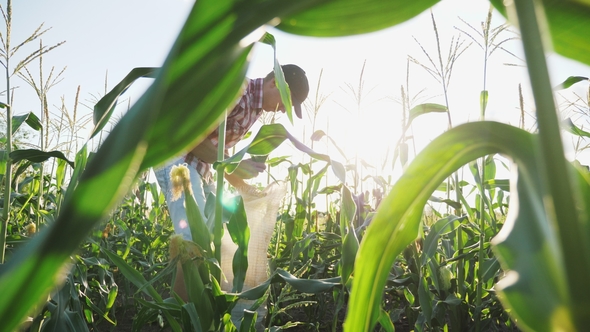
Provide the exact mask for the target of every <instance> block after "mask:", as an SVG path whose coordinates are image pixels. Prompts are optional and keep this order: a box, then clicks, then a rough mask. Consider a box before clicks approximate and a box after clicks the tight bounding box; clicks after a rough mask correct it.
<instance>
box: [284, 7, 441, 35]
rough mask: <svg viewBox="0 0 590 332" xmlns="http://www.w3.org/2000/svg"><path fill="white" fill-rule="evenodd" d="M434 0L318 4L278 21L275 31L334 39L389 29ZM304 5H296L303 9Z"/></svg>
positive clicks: (422, 9) (423, 8)
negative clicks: (277, 29)
mask: <svg viewBox="0 0 590 332" xmlns="http://www.w3.org/2000/svg"><path fill="white" fill-rule="evenodd" d="M437 2H438V1H436V0H417V1H411V2H408V1H400V0H394V1H381V0H340V1H318V2H317V3H320V4H322V3H323V4H322V5H319V6H316V7H315V8H311V9H308V10H305V11H301V12H300V13H298V14H295V15H292V16H287V17H285V18H283V19H282V20H281V23H280V24H279V25H278V26H277V28H279V29H281V30H283V31H286V32H289V33H294V34H298V35H306V36H317V37H337V36H348V35H354V34H361V33H367V32H372V31H377V30H381V29H385V28H388V27H391V26H393V25H396V24H399V23H402V22H404V21H407V20H409V19H411V18H412V17H414V16H416V15H418V14H420V13H421V12H423V11H424V10H426V9H428V8H430V7H431V6H433V5H435V4H436V3H437ZM305 5H306V3H305V2H302V3H301V4H300V6H301V7H303V8H305V7H304V6H305Z"/></svg>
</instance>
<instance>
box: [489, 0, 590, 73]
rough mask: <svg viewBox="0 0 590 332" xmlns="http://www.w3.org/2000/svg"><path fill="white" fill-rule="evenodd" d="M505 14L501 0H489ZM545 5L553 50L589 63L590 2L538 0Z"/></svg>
mask: <svg viewBox="0 0 590 332" xmlns="http://www.w3.org/2000/svg"><path fill="white" fill-rule="evenodd" d="M490 2H491V3H492V4H493V5H494V7H495V8H496V9H498V10H499V11H500V12H501V13H502V14H503V15H504V16H506V12H507V10H506V7H505V6H504V3H505V2H503V1H502V0H490ZM540 2H541V3H542V4H543V6H544V7H545V8H544V10H543V12H544V13H545V15H546V16H547V23H548V28H549V32H550V33H551V36H550V37H551V44H552V45H553V49H554V50H555V52H557V53H559V54H561V55H563V56H566V57H568V58H570V59H574V60H578V61H581V62H583V63H585V64H587V65H590V43H589V42H588V31H590V19H589V18H590V3H589V2H587V1H586V2H582V1H553V0H543V1H540ZM529 65H530V64H529Z"/></svg>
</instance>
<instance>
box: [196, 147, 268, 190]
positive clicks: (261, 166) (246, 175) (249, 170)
mask: <svg viewBox="0 0 590 332" xmlns="http://www.w3.org/2000/svg"><path fill="white" fill-rule="evenodd" d="M190 153H191V154H192V155H193V156H195V157H197V158H198V159H199V160H202V161H204V162H206V163H208V164H213V163H214V162H216V161H217V147H216V146H215V145H213V143H211V141H210V140H208V139H205V140H203V142H201V143H200V144H199V145H197V146H196V147H194V148H193V149H192V150H191V152H190ZM226 157H227V156H226ZM265 169H266V164H265V163H260V162H255V161H253V160H252V159H244V160H242V161H241V162H240V164H239V165H238V167H237V168H236V169H235V171H234V172H233V173H232V174H235V176H237V177H239V178H241V179H251V178H253V177H256V176H258V174H260V172H263V171H264V170H265ZM232 185H233V184H232Z"/></svg>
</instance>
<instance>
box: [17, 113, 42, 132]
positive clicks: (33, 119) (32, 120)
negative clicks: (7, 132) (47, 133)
mask: <svg viewBox="0 0 590 332" xmlns="http://www.w3.org/2000/svg"><path fill="white" fill-rule="evenodd" d="M23 123H26V124H28V125H29V127H31V128H32V129H34V130H35V131H39V130H40V129H41V128H42V127H43V125H42V124H41V121H40V120H39V118H38V117H37V116H36V115H35V113H33V112H30V113H27V114H24V115H17V116H13V117H12V132H13V133H15V132H16V131H17V130H18V129H19V128H20V127H21V125H22V124H23Z"/></svg>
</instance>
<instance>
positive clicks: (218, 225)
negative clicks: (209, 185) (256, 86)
mask: <svg viewBox="0 0 590 332" xmlns="http://www.w3.org/2000/svg"><path fill="white" fill-rule="evenodd" d="M226 120H227V111H226V112H224V116H223V120H222V121H221V123H219V134H218V136H217V140H218V143H217V160H223V159H225V124H226ZM216 171H217V187H216V189H217V192H216V196H215V227H214V230H213V245H214V247H215V258H216V259H217V261H218V262H220V263H221V237H222V235H223V218H222V215H223V204H222V199H223V178H224V175H225V167H223V166H219V167H218V168H217V170H216ZM214 276H215V278H217V280H221V279H220V278H221V275H220V273H219V272H215V273H214Z"/></svg>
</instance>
